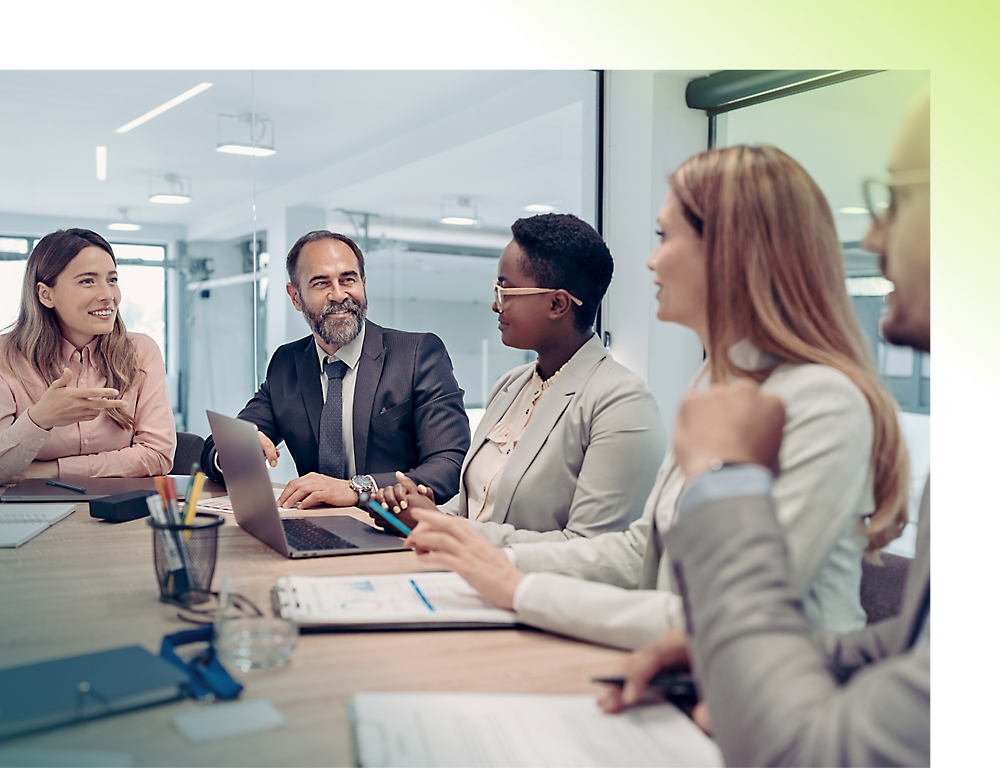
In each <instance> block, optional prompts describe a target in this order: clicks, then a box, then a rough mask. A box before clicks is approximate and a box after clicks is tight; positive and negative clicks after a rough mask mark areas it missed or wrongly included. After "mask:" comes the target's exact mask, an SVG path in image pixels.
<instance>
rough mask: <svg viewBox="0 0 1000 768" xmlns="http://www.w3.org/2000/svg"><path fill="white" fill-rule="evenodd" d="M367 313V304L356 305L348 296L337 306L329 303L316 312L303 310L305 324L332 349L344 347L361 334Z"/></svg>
mask: <svg viewBox="0 0 1000 768" xmlns="http://www.w3.org/2000/svg"><path fill="white" fill-rule="evenodd" d="M345 309H346V310H349V311H350V312H351V314H350V315H348V316H347V317H343V318H339V317H334V313H335V312H343V311H344V310H345ZM367 312H368V302H367V301H365V302H364V303H363V304H358V303H357V302H356V301H354V299H352V298H351V297H350V296H348V297H347V298H346V299H344V300H343V301H342V302H340V303H339V304H337V303H329V304H327V305H326V306H324V307H323V308H322V309H321V310H319V311H318V312H312V311H310V310H309V309H305V308H303V313H302V314H304V315H305V317H306V322H307V323H308V324H309V327H310V328H312V330H313V333H315V334H317V335H318V336H319V337H320V338H321V339H323V341H325V342H326V343H327V344H329V345H330V346H332V347H345V346H347V345H348V344H350V343H351V342H352V341H354V340H355V339H356V338H357V336H358V334H359V333H361V326H362V324H363V323H364V321H365V315H366V314H367Z"/></svg>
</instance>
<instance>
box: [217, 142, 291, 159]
mask: <svg viewBox="0 0 1000 768" xmlns="http://www.w3.org/2000/svg"><path fill="white" fill-rule="evenodd" d="M215 151H216V152H226V153H228V154H230V155H253V156H254V157H270V156H271V155H273V154H275V153H277V151H278V150H276V149H270V148H269V147H251V146H250V145H249V144H222V145H221V146H218V147H216V148H215Z"/></svg>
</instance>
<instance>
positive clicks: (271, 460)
mask: <svg viewBox="0 0 1000 768" xmlns="http://www.w3.org/2000/svg"><path fill="white" fill-rule="evenodd" d="M257 439H258V440H260V447H261V448H263V449H264V458H265V459H267V463H268V464H270V465H271V466H272V467H276V466H278V457H279V456H281V452H280V451H279V450H278V449H277V448H275V447H274V443H272V442H271V438H269V437H268V436H267V435H265V434H264V433H263V432H261V431H260V430H257Z"/></svg>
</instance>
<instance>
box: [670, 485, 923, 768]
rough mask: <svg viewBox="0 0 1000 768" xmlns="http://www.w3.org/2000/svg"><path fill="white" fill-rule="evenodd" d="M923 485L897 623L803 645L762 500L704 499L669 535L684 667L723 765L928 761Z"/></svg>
mask: <svg viewBox="0 0 1000 768" xmlns="http://www.w3.org/2000/svg"><path fill="white" fill-rule="evenodd" d="M930 524H931V519H930V480H928V481H927V484H926V486H925V487H924V496H923V499H922V501H921V505H920V523H919V526H918V529H917V551H916V557H915V558H914V560H913V562H912V563H911V565H910V571H909V574H908V576H907V583H906V589H905V591H904V593H903V605H902V609H901V611H900V614H899V615H898V616H896V617H895V618H892V619H887V620H886V621H882V622H879V623H878V624H872V625H871V626H869V627H866V628H865V629H863V630H861V631H860V632H855V633H852V634H848V635H833V634H826V635H823V636H820V637H815V636H813V635H812V634H811V633H810V631H809V626H808V624H807V622H806V621H805V620H804V619H803V616H802V614H801V612H800V610H799V606H798V604H797V602H796V600H795V590H794V589H793V588H792V586H791V583H790V579H789V569H788V565H787V559H786V547H785V541H784V536H783V535H782V532H781V527H780V526H779V525H778V524H777V521H776V520H775V516H774V508H773V505H772V503H771V500H770V499H768V498H766V497H751V498H742V499H727V500H718V501H714V502H707V503H704V504H702V505H700V506H698V507H696V508H694V509H692V510H690V511H689V512H688V514H687V515H686V516H685V518H684V519H683V520H682V521H681V522H680V523H679V524H678V525H677V527H676V528H675V529H674V530H673V531H672V532H671V533H670V535H669V536H668V537H667V548H668V550H669V552H670V554H671V556H672V558H673V562H674V564H675V566H676V568H677V569H678V572H679V573H680V574H681V581H682V583H683V585H684V600H685V603H686V604H687V607H688V612H689V616H690V622H689V624H688V631H689V632H690V633H691V645H690V648H691V653H692V664H693V666H694V671H695V675H696V676H697V678H698V681H699V689H700V692H701V695H702V698H704V699H705V700H706V701H707V702H708V708H709V711H710V712H711V715H712V727H713V730H714V735H715V739H716V741H717V742H718V744H719V746H720V747H721V749H722V753H723V756H724V757H725V760H726V764H727V765H930V757H931V755H930V708H931V699H930V697H931V679H930V672H931V670H930V659H931V646H930V631H929V629H927V630H926V634H924V635H923V636H921V633H922V630H924V629H925V627H924V623H925V620H929V617H930V583H931V582H930Z"/></svg>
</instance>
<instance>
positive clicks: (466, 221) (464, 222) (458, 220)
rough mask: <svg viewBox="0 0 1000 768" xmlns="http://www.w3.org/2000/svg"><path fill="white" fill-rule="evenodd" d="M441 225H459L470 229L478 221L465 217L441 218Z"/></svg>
mask: <svg viewBox="0 0 1000 768" xmlns="http://www.w3.org/2000/svg"><path fill="white" fill-rule="evenodd" d="M441 223H442V224H459V225H461V226H463V227H471V226H473V225H475V224H478V223H479V219H470V218H468V217H467V216H443V217H442V218H441Z"/></svg>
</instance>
